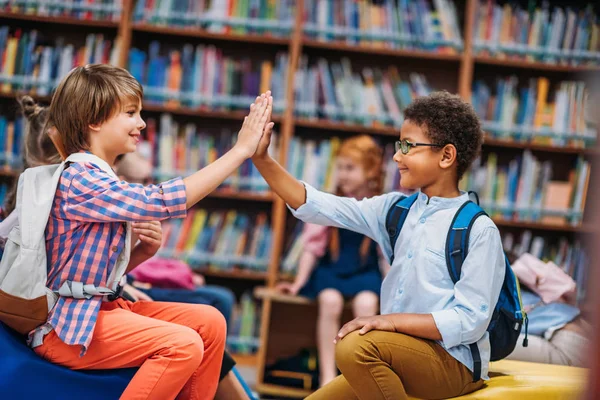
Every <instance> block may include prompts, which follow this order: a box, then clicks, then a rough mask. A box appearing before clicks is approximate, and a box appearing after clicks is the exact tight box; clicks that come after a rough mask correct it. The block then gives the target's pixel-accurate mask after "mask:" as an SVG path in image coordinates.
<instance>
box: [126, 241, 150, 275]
mask: <svg viewBox="0 0 600 400" xmlns="http://www.w3.org/2000/svg"><path fill="white" fill-rule="evenodd" d="M151 257H152V256H151V255H149V254H148V253H145V252H143V251H141V249H139V248H138V247H137V246H136V247H134V248H133V250H131V256H130V257H129V264H128V265H127V270H126V271H125V273H126V274H128V273H129V272H131V271H132V270H133V269H134V268H135V267H137V266H138V265H140V264H141V263H143V262H144V261H147V260H149V259H150V258H151Z"/></svg>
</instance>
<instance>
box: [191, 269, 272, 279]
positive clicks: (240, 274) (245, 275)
mask: <svg viewBox="0 0 600 400" xmlns="http://www.w3.org/2000/svg"><path fill="white" fill-rule="evenodd" d="M194 271H195V272H198V273H199V274H202V275H204V276H210V277H214V278H227V279H237V280H245V281H264V280H266V279H267V273H266V272H257V271H249V270H246V269H242V268H233V269H230V270H220V269H218V268H211V267H204V268H194Z"/></svg>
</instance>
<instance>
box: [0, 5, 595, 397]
mask: <svg viewBox="0 0 600 400" xmlns="http://www.w3.org/2000/svg"><path fill="white" fill-rule="evenodd" d="M475 3H476V0H465V7H464V9H463V10H464V12H463V11H461V10H459V11H458V12H459V13H461V12H463V14H464V15H463V17H464V18H459V20H464V21H466V23H465V24H464V32H463V42H464V50H463V51H462V52H461V53H460V54H440V53H431V52H427V51H421V50H405V49H391V48H385V47H369V46H365V45H351V44H348V43H345V42H342V41H336V42H322V41H318V40H313V39H308V38H305V37H304V33H303V26H302V14H301V13H297V15H296V20H295V23H294V26H293V31H292V33H291V34H290V35H289V37H285V38H282V37H274V36H264V35H256V34H248V35H236V34H221V33H213V32H208V31H206V30H203V29H199V28H190V29H187V28H173V27H164V26H152V25H148V24H140V23H134V22H133V21H132V14H133V12H132V11H133V6H134V1H133V0H124V2H123V8H124V9H123V14H122V18H121V21H120V22H112V21H88V20H85V21H81V20H77V19H74V18H64V17H41V16H34V15H22V14H13V13H7V12H0V19H4V20H14V21H17V22H19V21H29V22H33V23H47V24H55V25H61V24H64V25H70V26H77V27H82V28H83V27H90V28H98V29H118V32H117V34H118V36H119V37H120V38H121V39H122V40H121V49H120V50H121V58H120V60H119V65H121V66H126V64H127V63H126V61H127V55H128V54H129V50H130V48H131V43H132V42H134V41H135V42H136V43H137V42H138V41H139V42H147V41H149V40H150V39H151V38H153V37H154V36H158V37H159V38H160V37H170V39H175V40H178V41H181V42H183V41H184V40H186V39H187V40H189V41H194V42H202V43H203V42H212V43H214V42H220V43H222V44H223V45H231V46H233V45H236V43H239V44H240V45H241V46H246V47H247V48H248V51H249V52H252V49H253V48H255V47H256V48H260V50H261V51H263V52H265V51H270V50H268V49H269V48H272V53H273V54H274V53H275V52H277V51H280V50H281V49H282V48H287V50H288V53H289V59H288V70H287V71H286V81H287V82H294V74H295V67H296V66H297V65H298V62H299V59H300V57H301V56H302V55H303V54H311V53H315V54H317V53H318V54H324V55H325V57H327V56H329V55H330V57H334V58H339V57H340V56H344V55H345V56H358V57H360V58H361V59H366V61H370V59H375V58H378V59H383V58H385V59H386V61H388V60H392V62H394V63H402V62H408V61H411V62H418V61H420V60H422V61H423V63H422V64H423V66H424V67H427V69H428V70H433V71H434V72H435V74H436V75H437V78H438V80H445V81H454V83H456V89H457V91H458V93H459V94H460V95H461V96H462V97H463V98H464V99H467V100H468V99H470V96H471V87H472V84H473V80H474V78H473V75H474V70H475V68H476V67H477V66H482V67H483V66H492V67H499V68H500V67H501V68H505V69H507V70H512V71H515V72H516V73H518V72H519V71H521V72H524V71H525V70H534V71H539V72H540V73H543V72H549V73H566V74H575V73H589V72H592V73H593V72H600V66H570V65H554V64H545V63H540V62H534V63H530V62H526V61H522V60H515V59H509V58H503V59H501V58H494V57H488V56H483V55H474V52H473V43H472V33H473V32H472V27H473V24H474V23H475V22H476V21H474V14H475ZM296 7H297V9H298V10H303V8H304V2H303V0H298V1H297V2H296ZM361 61H363V60H361ZM374 64H376V63H375V62H374ZM555 75H556V74H555ZM15 97H16V94H15V93H0V99H2V98H4V99H14V98H15ZM32 97H34V98H36V99H37V100H38V101H40V102H43V103H48V102H49V101H50V96H35V95H33V96H32ZM294 100H295V98H294V87H293V85H292V84H289V85H288V86H287V91H286V93H285V101H286V103H285V104H286V105H287V106H286V108H285V110H284V112H283V114H281V115H276V116H274V117H273V119H274V121H275V122H277V123H278V124H280V126H277V128H278V131H279V132H280V136H279V145H280V154H279V161H280V163H282V164H283V165H285V162H286V157H287V152H288V147H289V143H290V140H291V139H292V138H293V137H294V135H297V134H298V130H302V131H310V132H311V133H312V132H320V133H323V135H326V134H330V135H353V134H358V133H366V134H371V135H378V136H382V137H385V138H388V139H389V140H392V138H397V137H398V135H399V128H397V127H391V126H384V125H381V124H380V125H371V126H362V125H352V124H347V123H340V122H335V121H328V120H321V119H307V118H302V117H298V116H296V115H295V114H294ZM144 112H148V113H172V114H174V115H176V116H180V117H186V118H194V119H195V118H198V119H199V120H202V119H214V120H221V121H228V122H233V121H242V120H243V118H244V116H245V115H247V113H246V112H245V111H227V110H209V109H205V108H189V107H173V106H165V105H158V104H152V103H149V102H145V104H144V111H143V113H144ZM484 146H485V147H489V148H499V149H512V151H514V150H525V149H529V150H532V151H538V152H546V153H550V155H549V156H553V155H558V154H561V153H562V154H565V153H566V154H573V155H578V154H583V155H588V156H594V157H596V156H600V147H594V148H586V149H581V148H573V147H557V146H548V145H540V144H534V143H524V142H517V141H507V140H499V139H492V138H486V140H485V143H484ZM16 175H17V172H16V171H10V170H4V171H3V170H2V169H0V176H8V177H12V176H16ZM211 197H214V198H217V199H230V200H236V201H255V202H268V203H272V205H271V223H272V231H273V240H272V243H271V253H270V263H269V267H268V270H267V271H266V272H256V271H248V270H244V269H240V268H236V269H233V270H228V271H224V270H219V269H217V268H200V269H198V272H200V273H202V274H204V275H206V276H209V277H215V278H225V279H231V280H245V281H250V282H256V283H258V284H261V285H263V284H264V285H266V287H267V288H266V289H264V288H263V289H261V290H262V291H261V290H257V291H256V295H257V297H260V298H261V299H262V316H261V344H260V346H259V350H258V353H257V354H256V355H253V356H245V355H234V358H235V359H236V360H238V358H239V360H243V361H239V362H240V364H243V362H244V361H248V364H249V365H256V366H257V370H258V377H257V390H258V391H259V392H261V393H264V394H269V395H273V396H277V397H282V396H287V397H302V398H303V397H305V396H307V395H308V394H310V391H306V390H300V389H292V388H286V387H282V386H278V385H270V384H265V383H264V379H263V378H264V375H263V374H264V368H265V365H266V363H267V360H269V359H271V358H272V357H273V355H274V354H275V353H277V352H276V351H275V350H280V349H282V348H283V347H282V346H283V344H282V343H281V342H283V340H282V339H281V337H280V338H278V337H277V335H281V334H282V332H281V331H278V332H274V333H272V332H270V331H269V327H270V326H271V321H272V320H273V318H275V319H277V321H279V319H278V318H282V315H283V316H284V317H285V313H284V314H282V312H283V311H282V309H281V307H292V308H293V307H298V308H302V307H306V306H308V305H311V304H312V305H314V303H313V302H312V301H310V300H308V299H306V298H301V297H296V296H284V295H280V294H277V293H275V292H274V291H273V289H274V287H275V284H276V283H277V281H278V280H279V279H280V278H281V275H280V273H279V268H280V261H281V258H282V253H283V243H284V240H285V232H286V216H287V211H286V205H285V204H284V202H283V201H282V200H281V199H280V198H279V197H277V196H275V195H273V194H272V193H270V192H268V193H255V192H234V191H229V190H218V191H216V192H214V193H213V194H211ZM247 204H248V203H244V204H243V205H240V208H243V207H247ZM495 222H496V223H497V225H498V226H500V227H504V228H507V229H509V228H512V229H531V230H536V231H541V232H550V233H553V234H556V233H559V234H560V233H573V234H575V233H584V234H586V235H587V234H589V233H598V229H597V228H596V226H595V225H593V224H591V223H589V222H585V223H584V224H582V225H581V226H571V225H568V224H559V225H557V224H544V223H538V222H516V221H506V220H502V219H495ZM588 236H589V235H588ZM590 237H591V236H590ZM307 308H308V307H307ZM294 310H295V311H296V310H297V309H296V308H294ZM304 316H305V315H304V314H303V313H299V315H296V314H294V315H291V316H290V318H291V317H293V318H298V319H300V320H302V318H304ZM284 319H285V318H284ZM302 333H303V332H294V334H296V335H302ZM284 337H285V338H289V337H288V336H284ZM299 342H302V341H301V340H300V341H299ZM285 345H286V346H288V347H292V348H295V346H296V345H299V344H298V343H296V342H295V341H294V340H291V341H286V342H285ZM273 346H274V347H273ZM273 349H275V350H273ZM275 355H276V354H275Z"/></svg>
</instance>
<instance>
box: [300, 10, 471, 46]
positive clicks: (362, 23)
mask: <svg viewBox="0 0 600 400" xmlns="http://www.w3.org/2000/svg"><path fill="white" fill-rule="evenodd" d="M303 16H304V24H303V27H304V34H305V35H306V37H308V38H310V39H316V40H320V41H332V40H335V41H344V42H346V43H348V44H356V45H367V46H372V47H387V48H398V49H419V50H426V51H432V52H439V53H444V54H456V53H457V52H458V51H460V50H461V49H462V47H463V42H462V36H461V33H460V31H461V29H460V26H459V23H458V16H457V12H456V7H455V5H454V2H453V1H451V0H433V1H424V0H419V1H407V0H378V1H374V0H367V1H356V0H306V1H305V2H304V14H303Z"/></svg>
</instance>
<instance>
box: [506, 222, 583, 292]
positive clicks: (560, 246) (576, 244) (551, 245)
mask: <svg viewBox="0 0 600 400" xmlns="http://www.w3.org/2000/svg"><path fill="white" fill-rule="evenodd" d="M518 236H520V237H518ZM502 245H503V247H504V250H505V251H506V252H508V253H512V254H513V255H515V256H517V257H518V256H520V255H522V254H523V253H529V254H531V255H533V256H535V257H537V258H538V259H540V260H543V261H545V262H550V261H551V262H553V263H554V264H556V265H558V266H559V267H561V268H562V269H563V271H565V272H566V273H567V275H569V276H571V277H572V278H573V280H574V281H575V282H576V283H577V298H578V300H582V299H583V298H584V297H585V288H586V286H587V283H586V280H587V277H588V272H589V265H590V259H589V257H588V255H587V253H586V251H585V250H584V248H583V246H582V244H581V242H580V241H579V240H575V241H570V240H569V239H568V238H566V237H564V236H563V237H560V238H558V239H557V240H550V239H549V238H545V237H543V236H536V235H533V233H532V232H531V231H530V230H525V231H523V232H522V233H521V234H520V235H517V236H515V235H514V234H513V233H505V234H504V235H503V236H502Z"/></svg>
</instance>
